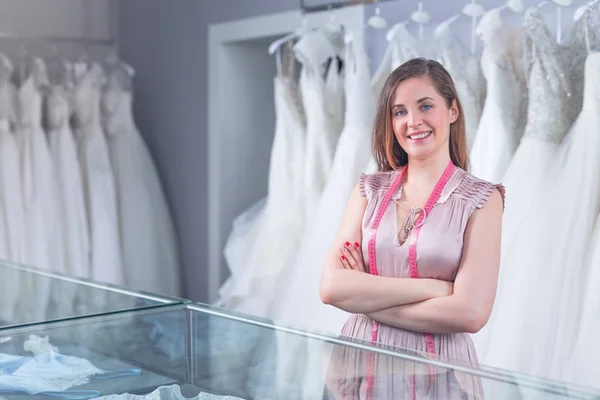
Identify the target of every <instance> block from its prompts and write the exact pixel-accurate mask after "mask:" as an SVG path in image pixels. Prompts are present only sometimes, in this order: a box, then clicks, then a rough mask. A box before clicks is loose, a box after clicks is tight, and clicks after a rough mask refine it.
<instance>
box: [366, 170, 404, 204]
mask: <svg viewBox="0 0 600 400" xmlns="http://www.w3.org/2000/svg"><path fill="white" fill-rule="evenodd" d="M397 174H398V171H386V172H375V173H374V174H361V175H360V180H359V188H360V194H361V195H362V196H365V197H366V198H367V199H370V198H371V197H373V196H374V195H375V194H376V193H378V192H385V191H387V189H389V188H390V186H391V185H392V182H393V181H394V178H395V177H396V176H397Z"/></svg>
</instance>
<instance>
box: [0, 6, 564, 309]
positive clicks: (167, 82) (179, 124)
mask: <svg viewBox="0 0 600 400" xmlns="http://www.w3.org/2000/svg"><path fill="white" fill-rule="evenodd" d="M30 1H31V0H30ZM324 2H325V1H324V0H308V1H307V4H311V5H313V4H319V3H324ZM416 3H417V2H416V1H412V0H399V1H395V2H389V3H383V4H382V5H381V8H382V14H383V15H385V16H386V17H387V18H388V22H389V24H390V25H391V24H393V23H396V22H400V21H403V20H405V19H406V18H408V15H409V13H410V12H411V11H413V10H414V9H415V8H416ZM433 3H434V1H433V0H432V1H425V4H426V5H427V4H433ZM465 3H467V0H465V1H444V2H441V1H437V0H436V1H435V7H429V8H430V9H429V11H430V13H431V17H432V21H433V22H432V24H431V26H435V23H436V22H441V21H443V20H444V19H446V18H448V17H449V16H451V15H452V14H454V13H457V12H460V10H461V9H462V6H463V4H465ZM502 3H503V2H502V1H500V0H484V1H480V4H482V5H483V6H484V7H485V8H491V7H494V6H498V5H500V4H502ZM525 3H526V4H527V5H532V4H534V3H535V1H532V0H527V1H525ZM0 4H1V2H0ZM298 4H299V2H298V0H201V1H200V0H177V1H164V0H121V1H120V5H119V15H120V18H119V32H120V35H119V38H120V53H121V56H122V57H123V58H124V59H125V60H127V61H128V62H129V63H130V64H132V65H133V66H134V67H135V69H136V71H137V78H136V80H135V94H136V96H135V114H136V118H137V121H138V124H139V127H140V128H141V131H142V132H143V134H144V136H145V139H146V141H147V143H148V146H149V148H150V151H151V152H152V154H153V156H154V159H155V161H156V163H157V166H158V169H159V171H160V174H161V178H162V180H163V183H164V186H165V190H166V192H167V195H168V198H169V201H170V203H171V207H172V210H173V213H174V216H175V221H176V225H177V227H178V232H179V236H180V245H181V254H182V257H183V263H184V268H185V274H184V276H185V293H184V295H185V296H186V297H188V298H190V299H192V300H198V301H206V300H207V299H206V297H205V293H206V290H207V282H206V276H207V271H206V264H207V237H206V232H207V225H208V220H207V206H208V197H207V193H206V190H207V184H208V181H207V172H206V162H207V160H206V158H207V115H206V114H207V90H208V85H207V75H208V62H207V53H208V43H207V36H208V26H209V24H211V23H218V22H223V21H227V20H235V19H240V18H246V17H252V16H258V15H263V14H269V13H276V12H281V11H289V10H293V9H296V8H297V7H298ZM373 9H374V6H373V5H371V6H369V9H368V11H367V17H368V15H370V13H371V12H372V10H373ZM554 10H555V9H554V7H552V6H546V9H545V12H546V13H548V14H549V15H553V13H554ZM506 15H507V17H508V18H512V19H514V20H515V23H519V21H520V20H519V18H520V16H510V12H507V13H506ZM546 20H547V21H548V22H549V25H550V26H553V24H554V19H553V18H552V17H550V16H549V17H548V18H546ZM564 20H565V23H566V25H570V23H571V21H570V20H571V12H570V11H569V12H565V17H564ZM456 28H457V30H458V31H459V37H460V39H461V41H462V42H463V43H464V44H465V46H468V44H469V41H468V37H469V34H470V23H469V20H468V18H464V19H461V20H460V22H458V23H457V25H456ZM366 29H367V30H368V31H367V36H366V43H367V52H368V53H369V55H370V57H371V60H372V65H373V66H375V65H376V64H377V62H378V60H379V59H380V58H381V56H382V54H383V51H384V49H385V39H384V35H385V31H376V30H373V29H371V28H366ZM427 35H430V32H429V30H428V32H427V33H426V36H427Z"/></svg>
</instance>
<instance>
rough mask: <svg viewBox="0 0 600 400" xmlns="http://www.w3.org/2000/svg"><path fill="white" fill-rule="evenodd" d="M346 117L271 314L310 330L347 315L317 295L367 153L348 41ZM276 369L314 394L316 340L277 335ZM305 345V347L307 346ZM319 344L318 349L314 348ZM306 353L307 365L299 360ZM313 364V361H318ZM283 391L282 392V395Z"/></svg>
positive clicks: (368, 100) (356, 51)
mask: <svg viewBox="0 0 600 400" xmlns="http://www.w3.org/2000/svg"><path fill="white" fill-rule="evenodd" d="M344 59H345V60H346V66H345V68H346V76H345V88H346V117H345V126H344V130H343V131H342V134H341V136H340V139H339V142H338V146H337V149H336V153H335V158H334V160H333V164H332V168H331V172H330V174H329V179H328V181H327V186H326V187H325V189H324V191H323V194H322V196H321V199H320V201H319V204H318V207H317V209H316V212H315V218H314V219H313V221H314V222H313V223H312V224H310V225H309V226H308V227H307V230H306V232H305V233H304V235H303V237H302V242H301V243H300V246H299V247H298V249H297V251H296V252H295V253H294V254H295V257H294V258H293V259H291V260H290V264H289V268H288V269H286V271H285V272H284V275H283V276H282V279H281V280H280V284H279V294H278V295H277V296H276V298H277V301H276V302H275V303H274V304H275V305H274V308H273V312H272V313H271V315H270V317H271V318H273V319H274V320H275V321H277V323H283V324H287V325H294V326H296V327H301V328H305V329H308V330H311V331H316V330H320V331H325V332H329V333H331V334H334V335H335V334H337V333H339V332H340V330H341V328H342V326H343V325H344V322H345V320H346V318H347V316H348V314H347V313H346V312H344V311H342V310H340V309H338V308H335V307H332V306H328V305H325V304H323V303H322V302H321V299H320V296H319V281H320V278H321V270H322V267H323V261H324V260H325V257H326V255H327V252H328V251H329V248H330V246H331V245H332V243H333V240H334V238H335V235H336V233H337V230H338V228H339V225H340V222H341V220H342V217H343V214H344V211H345V209H346V205H347V203H348V199H349V198H350V194H351V192H352V189H353V188H354V187H355V186H356V184H357V182H358V179H359V177H360V174H361V172H363V171H364V170H365V168H366V165H367V163H368V162H369V160H370V158H371V151H370V150H371V145H370V144H371V126H372V122H373V115H374V111H375V110H374V108H375V107H374V106H375V101H374V99H373V95H372V91H371V87H370V79H369V77H370V74H369V67H368V59H367V56H366V54H365V53H364V50H363V49H361V48H360V47H359V45H358V44H356V43H354V42H351V43H349V44H348V45H347V48H346V56H345V58H344ZM277 341H278V349H279V350H278V360H279V362H278V370H279V372H280V376H279V378H278V379H279V380H280V388H281V390H283V391H285V392H287V391H288V390H289V387H288V382H290V381H291V382H295V383H303V384H302V387H303V389H302V390H303V393H304V396H303V397H304V398H311V397H312V396H317V395H318V394H319V393H316V392H311V389H314V390H316V391H319V390H322V385H323V382H322V381H321V380H319V379H318V378H319V377H318V375H317V374H315V373H314V369H313V368H312V366H314V365H315V363H318V362H319V361H320V357H321V355H322V354H321V351H320V346H321V345H320V344H318V343H316V342H310V341H307V340H306V339H304V338H299V337H296V336H294V335H289V334H280V335H278V337H277ZM307 346H308V347H309V348H308V349H307ZM314 346H318V348H313V347H314ZM303 356H306V364H304V363H303V362H302V360H303ZM317 365H318V364H317ZM282 395H283V394H282Z"/></svg>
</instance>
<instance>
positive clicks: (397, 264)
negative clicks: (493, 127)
mask: <svg viewBox="0 0 600 400" xmlns="http://www.w3.org/2000/svg"><path fill="white" fill-rule="evenodd" d="M373 148H374V152H375V156H376V159H377V161H378V169H379V172H377V173H375V174H372V175H364V174H363V175H362V176H361V179H360V182H359V184H358V185H357V187H356V188H355V190H354V193H353V194H352V196H351V198H350V201H349V204H348V207H347V209H346V214H345V215H344V219H343V220H342V223H341V226H340V228H339V231H338V236H337V237H336V240H335V242H334V243H333V245H332V246H331V249H330V251H329V254H328V256H327V259H326V261H325V265H324V267H323V273H322V277H321V287H320V293H321V299H322V300H323V302H325V303H327V304H331V305H333V306H335V307H338V308H340V309H343V310H345V311H347V312H350V313H354V315H352V316H350V318H349V319H348V321H347V322H346V324H345V326H344V328H343V330H342V335H343V336H346V337H351V338H358V339H361V340H370V341H372V342H373V343H380V344H383V345H386V346H393V347H400V348H406V349H411V350H415V351H417V352H420V353H422V354H424V355H426V356H427V357H435V358H438V359H442V360H445V361H451V362H454V363H461V364H464V363H467V364H471V365H472V366H473V367H475V366H476V364H477V355H476V354H475V349H474V347H473V343H472V341H471V337H470V336H469V333H473V332H477V331H479V330H480V329H481V328H482V327H483V326H484V325H485V323H486V322H487V320H488V318H489V315H490V312H491V309H492V305H493V302H494V297H495V291H496V283H497V278H498V266H499V262H500V237H501V226H502V212H503V199H504V188H503V187H502V186H501V185H493V184H491V183H489V182H485V181H482V180H480V179H478V178H476V177H474V176H473V175H471V174H469V173H468V172H467V171H466V169H467V164H468V158H467V151H466V149H467V146H466V139H465V128H464V119H463V116H462V108H461V105H460V101H459V99H458V97H457V95H456V89H455V87H454V83H453V81H452V78H451V77H450V75H449V74H448V72H447V71H446V70H445V69H444V68H443V67H442V66H441V65H440V64H439V63H437V62H435V61H430V60H424V59H414V60H410V61H408V62H406V63H405V64H403V65H401V66H400V67H398V69H396V70H395V71H394V72H392V74H391V75H390V76H389V77H388V79H387V81H386V84H385V86H384V88H383V90H382V92H381V95H380V98H379V102H378V109H377V115H376V117H375V124H374V131H373ZM417 245H418V246H417ZM332 360H334V361H335V362H333V363H332V364H331V365H330V369H329V373H328V374H329V375H328V379H327V389H328V391H329V392H330V394H331V395H332V397H336V396H337V395H338V394H339V393H338V392H339V390H342V391H343V392H344V393H364V391H366V394H367V398H415V395H416V393H427V396H426V397H427V398H439V399H446V398H448V399H453V398H468V399H473V398H480V397H482V388H481V382H480V381H479V380H478V379H477V378H474V377H466V376H462V375H460V374H455V373H453V372H451V371H445V370H444V371H439V370H429V369H427V368H425V369H423V368H421V367H420V366H419V365H413V364H411V365H409V364H405V363H401V364H398V365H396V364H394V365H387V364H385V362H383V361H381V362H383V363H384V364H385V365H384V364H381V365H380V361H378V360H377V359H368V357H366V358H365V357H361V356H359V355H357V354H356V353H355V352H353V351H352V350H348V349H344V348H341V347H340V348H339V349H336V350H335V351H334V354H333V358H332ZM339 366H343V368H341V369H340V368H339ZM376 371H379V372H377V377H378V378H377V379H375V373H376ZM381 371H385V374H384V375H385V377H384V378H381ZM342 394H343V393H342ZM336 398H337V397H336Z"/></svg>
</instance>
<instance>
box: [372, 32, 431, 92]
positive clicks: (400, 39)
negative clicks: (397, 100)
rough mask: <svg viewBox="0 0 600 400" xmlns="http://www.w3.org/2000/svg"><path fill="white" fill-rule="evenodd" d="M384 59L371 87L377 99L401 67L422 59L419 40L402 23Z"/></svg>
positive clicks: (391, 39) (392, 38) (391, 40)
mask: <svg viewBox="0 0 600 400" xmlns="http://www.w3.org/2000/svg"><path fill="white" fill-rule="evenodd" d="M392 29H393V35H392V37H390V40H389V42H388V45H387V48H386V50H385V53H384V55H383V59H382V60H381V63H380V64H379V67H378V68H377V70H376V71H375V74H373V78H372V80H371V85H372V88H373V93H374V94H375V97H376V98H377V97H379V94H380V93H381V90H382V89H383V86H384V85H385V81H386V80H387V78H388V76H389V75H390V74H391V73H392V72H393V71H394V70H395V69H396V68H398V67H399V66H400V65H402V64H404V63H405V62H406V61H408V60H411V59H413V58H417V57H422V54H420V51H419V50H418V48H419V46H418V42H417V39H416V38H415V37H414V36H413V35H412V34H411V33H410V32H409V31H408V29H407V28H406V24H404V23H400V24H397V25H395V26H394V27H393V28H392Z"/></svg>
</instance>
